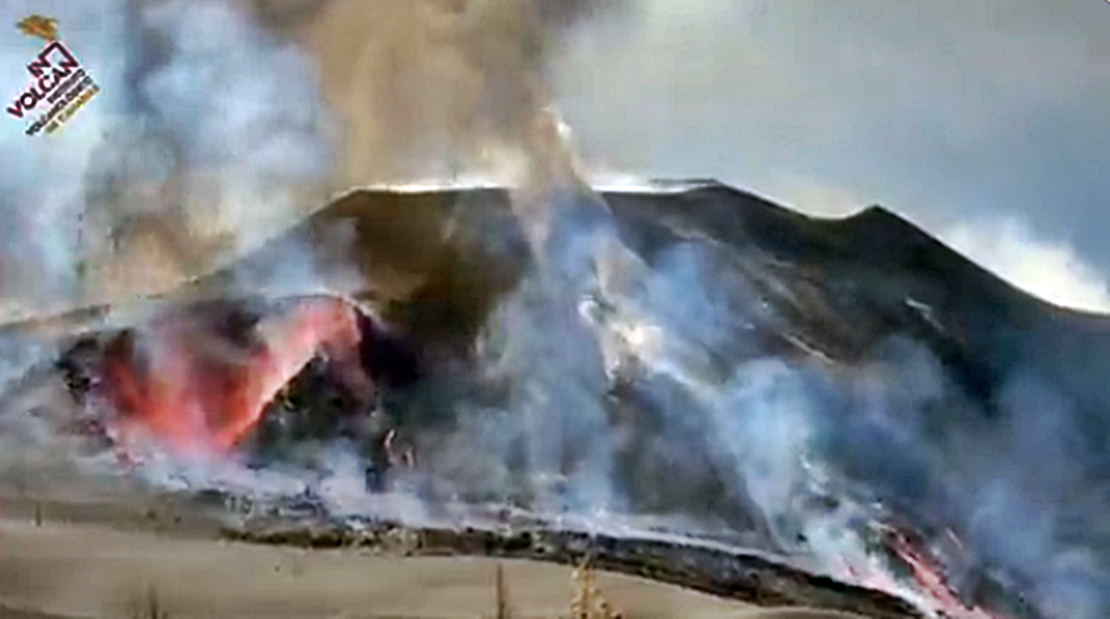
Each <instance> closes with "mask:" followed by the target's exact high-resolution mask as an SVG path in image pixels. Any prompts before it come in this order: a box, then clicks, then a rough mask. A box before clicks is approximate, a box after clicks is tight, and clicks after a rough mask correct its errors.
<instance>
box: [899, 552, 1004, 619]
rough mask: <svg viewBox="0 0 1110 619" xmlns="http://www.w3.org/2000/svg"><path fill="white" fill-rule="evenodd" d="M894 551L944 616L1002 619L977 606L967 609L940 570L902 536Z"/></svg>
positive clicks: (971, 618)
mask: <svg viewBox="0 0 1110 619" xmlns="http://www.w3.org/2000/svg"><path fill="white" fill-rule="evenodd" d="M894 550H895V552H897V553H898V556H899V557H901V558H902V560H903V561H905V562H906V564H907V565H909V566H910V569H912V570H913V574H914V578H916V580H917V582H918V584H919V585H921V586H922V587H923V588H924V589H925V590H926V591H927V592H928V593H929V595H930V596H932V598H933V600H934V601H935V602H936V603H937V604H938V605H939V606H940V607H941V610H943V611H944V613H945V615H946V616H948V617H952V619H1004V618H1003V617H1000V616H999V615H996V614H994V613H991V612H988V611H985V610H983V609H982V608H979V607H977V606H976V607H968V606H967V605H966V604H964V603H963V601H961V600H960V599H959V598H958V597H956V594H955V593H953V592H952V590H951V589H950V588H949V587H948V584H947V583H946V582H945V579H944V576H942V575H941V573H940V570H939V569H937V568H935V567H934V566H933V565H932V564H931V562H930V561H929V560H928V559H926V558H925V557H923V556H922V555H921V554H920V553H918V552H917V551H916V550H914V549H913V548H912V547H911V546H910V543H909V542H908V541H907V540H906V539H905V538H904V537H903V536H902V535H896V536H895V538H894Z"/></svg>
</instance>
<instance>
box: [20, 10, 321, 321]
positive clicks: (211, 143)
mask: <svg viewBox="0 0 1110 619" xmlns="http://www.w3.org/2000/svg"><path fill="white" fill-rule="evenodd" d="M15 4H16V5H18V6H16V5H11V4H9V5H6V6H5V15H9V14H10V15H16V14H22V12H28V11H31V10H32V9H34V10H38V11H42V10H44V7H42V6H40V3H30V2H20V3H15ZM32 5H33V6H32ZM54 8H56V9H57V12H56V15H55V16H56V18H57V19H58V20H59V23H60V31H61V36H62V38H63V40H65V41H66V43H67V44H68V45H69V46H70V47H71V48H72V49H73V51H74V53H75V54H77V55H78V57H79V58H80V59H81V60H82V61H83V62H84V63H85V65H86V66H87V67H88V70H89V72H90V74H92V75H93V76H94V77H95V79H96V80H97V81H98V83H99V84H100V85H101V89H102V92H101V94H100V96H98V97H97V99H96V100H95V101H94V102H92V103H91V104H90V105H89V106H88V107H87V109H84V110H82V113H81V116H80V118H75V119H74V122H73V123H71V125H72V126H67V127H66V130H65V131H64V132H62V133H61V135H60V136H59V137H58V139H57V140H56V141H45V140H37V141H36V140H29V139H28V138H27V137H26V136H24V135H22V132H20V133H19V134H18V135H14V129H13V128H12V127H9V129H7V130H6V131H7V132H9V133H7V134H6V135H5V137H4V140H3V143H2V144H3V146H2V147H3V149H4V150H5V151H6V152H7V153H8V155H10V157H6V159H10V160H11V161H12V162H13V165H12V166H8V167H6V168H5V170H4V171H3V173H2V174H3V177H2V178H0V185H2V186H3V187H4V188H5V190H6V191H5V193H4V198H3V199H4V213H5V218H6V220H8V221H14V222H16V225H15V226H7V227H6V228H5V232H4V233H5V234H9V235H11V237H12V238H11V239H10V242H4V243H3V250H2V251H3V254H4V255H3V259H2V260H0V263H2V264H3V265H5V266H4V269H5V272H7V271H9V270H10V271H12V272H13V273H18V275H15V274H9V275H8V277H5V278H3V281H2V282H0V294H2V296H3V297H4V298H5V299H9V300H12V301H13V302H20V303H23V304H27V305H29V306H30V307H29V309H45V308H49V309H59V308H60V307H66V306H72V305H76V304H81V303H88V302H93V301H101V300H109V299H120V298H127V297H130V296H135V295H140V294H151V293H155V292H163V291H165V290H167V289H168V288H170V287H172V286H173V285H175V284H177V283H179V282H180V281H181V280H182V279H183V278H186V277H189V276H195V275H198V274H200V273H202V272H204V271H206V270H208V269H211V268H212V267H213V265H215V264H218V263H220V262H221V261H223V260H226V259H228V258H229V257H230V256H232V255H235V254H237V253H239V252H241V251H243V249H244V248H245V247H249V246H251V244H252V243H257V242H258V240H259V237H265V236H266V235H268V234H273V233H274V232H275V231H276V230H278V229H280V228H281V227H282V226H288V225H290V224H291V222H292V221H295V220H296V219H297V218H298V217H299V216H300V215H302V214H303V213H305V212H306V209H307V208H308V207H310V206H312V205H313V202H314V201H315V200H320V199H322V197H323V195H324V194H323V193H322V190H323V189H324V188H325V187H326V184H327V182H328V181H329V179H330V169H331V167H332V156H331V153H330V152H329V151H330V145H329V143H328V141H327V139H326V138H325V137H324V129H325V125H326V123H327V115H326V112H325V110H324V106H323V104H322V103H321V101H319V100H318V98H317V96H316V94H315V93H316V92H317V84H316V78H315V73H314V69H313V67H312V66H311V63H310V61H309V60H308V58H307V57H306V56H305V55H304V54H303V53H302V52H301V51H299V50H298V49H297V48H296V47H295V46H294V45H291V44H288V43H283V42H281V41H279V40H277V39H276V38H275V37H273V36H272V35H271V34H270V33H268V32H267V31H266V30H265V29H263V28H262V27H260V26H258V25H257V24H255V23H253V21H252V18H251V16H250V14H249V13H248V12H246V11H245V10H244V9H243V8H242V7H241V6H240V5H238V4H235V3H230V2H217V1H210V0H202V1H200V2H181V1H172V0H170V1H164V2H162V1H159V2H129V1H123V0H105V1H103V2H98V3H88V4H84V3H83V4H80V5H74V4H72V3H69V4H67V5H66V6H64V7H62V6H58V7H54ZM5 41H6V42H5V43H4V45H5V49H4V50H3V54H2V55H3V58H4V60H5V63H4V64H5V70H6V73H5V77H10V78H11V79H9V80H8V81H9V82H10V83H12V84H22V83H24V82H25V81H26V77H25V76H23V75H18V72H19V71H21V70H22V69H23V66H24V65H25V64H26V58H27V57H28V56H29V55H30V54H31V53H32V52H33V51H34V47H33V45H29V44H28V43H27V41H25V40H18V39H16V40H13V39H10V38H7V39H5ZM27 153H30V154H31V156H28V155H27ZM16 162H28V163H27V164H25V168H24V169H21V168H19V167H18V166H17V164H16ZM30 162H34V164H31V163H30ZM32 165H33V167H31V166H32ZM29 204H34V205H36V207H35V208H32V209H28V208H27V205H29Z"/></svg>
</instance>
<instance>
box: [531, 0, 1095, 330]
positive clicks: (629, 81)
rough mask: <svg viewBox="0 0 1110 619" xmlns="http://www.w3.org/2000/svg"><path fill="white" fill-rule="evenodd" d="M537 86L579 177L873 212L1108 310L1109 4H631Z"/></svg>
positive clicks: (572, 47) (853, 0)
mask: <svg viewBox="0 0 1110 619" xmlns="http://www.w3.org/2000/svg"><path fill="white" fill-rule="evenodd" d="M557 58H558V60H557V62H556V64H555V66H554V67H553V68H552V70H551V83H552V85H553V86H552V87H553V89H554V90H555V94H556V97H557V98H558V100H559V102H560V106H561V108H562V110H563V112H564V114H565V116H566V118H567V121H568V122H569V123H570V125H571V126H572V127H574V129H575V131H576V137H577V140H578V142H579V145H580V148H581V149H582V150H583V152H584V153H585V156H586V158H587V160H588V161H590V162H592V163H593V165H594V167H595V168H598V169H602V168H603V169H607V170H612V171H618V170H619V171H625V172H635V173H638V174H642V175H644V176H665V177H676V176H677V177H682V176H698V177H705V176H714V177H717V178H720V179H722V180H724V181H727V182H729V183H731V184H735V185H738V186H741V187H744V188H747V189H750V190H753V191H756V192H757V193H761V194H764V195H767V196H769V197H773V198H777V199H779V200H781V201H784V202H786V203H788V204H791V205H793V206H796V207H798V208H801V209H803V210H809V211H811V212H814V213H818V214H831V215H837V214H844V213H847V212H851V211H853V210H856V209H858V208H860V207H863V206H866V205H869V204H875V203H879V204H882V205H884V206H886V207H888V208H891V209H892V210H895V211H897V212H899V213H901V214H903V215H905V216H906V217H908V218H910V219H911V220H913V221H915V222H917V223H918V224H920V225H922V226H924V227H925V228H927V229H928V230H930V231H931V232H932V233H934V234H936V235H938V236H940V237H941V238H942V239H944V240H946V241H947V242H949V243H950V244H952V245H954V246H956V247H957V248H958V249H960V250H961V251H963V252H964V253H967V254H968V255H970V256H972V257H973V258H975V259H976V260H978V261H979V262H981V263H984V264H985V265H986V266H988V267H990V268H992V269H993V270H995V271H996V272H998V273H1000V274H1002V275H1003V276H1004V277H1006V278H1007V279H1009V280H1011V281H1012V282H1014V283H1016V284H1018V285H1020V286H1022V287H1025V288H1026V289H1029V290H1032V291H1034V292H1036V293H1038V294H1040V295H1041V296H1043V297H1046V298H1048V299H1049V300H1053V301H1056V302H1058V303H1061V304H1066V305H1072V306H1080V307H1092V308H1098V309H1103V310H1107V309H1110V294H1108V293H1107V287H1106V278H1107V275H1108V274H1110V243H1106V242H1105V241H1104V237H1105V236H1106V235H1107V233H1110V208H1108V207H1107V205H1106V203H1105V202H1106V201H1105V196H1106V195H1107V190H1108V189H1110V173H1107V171H1108V170H1110V3H1107V2H1104V1H1100V0H1052V1H1051V2H1049V1H1047V0H1040V1H1039V2H1032V1H1031V0H975V1H974V2H963V1H960V0H928V1H925V0H883V1H875V0H871V1H869V2H864V1H858V0H838V1H837V2H827V1H823V0H642V1H640V2H636V3H629V5H628V6H627V7H626V8H625V9H624V10H621V11H615V12H613V13H610V14H608V15H605V16H603V17H602V18H599V19H597V20H594V21H593V22H590V23H589V24H587V25H585V26H582V27H580V28H579V29H577V30H576V31H575V32H573V33H572V34H571V36H570V37H569V38H568V39H567V41H566V42H565V44H564V47H563V49H562V50H560V54H559V55H558V56H557Z"/></svg>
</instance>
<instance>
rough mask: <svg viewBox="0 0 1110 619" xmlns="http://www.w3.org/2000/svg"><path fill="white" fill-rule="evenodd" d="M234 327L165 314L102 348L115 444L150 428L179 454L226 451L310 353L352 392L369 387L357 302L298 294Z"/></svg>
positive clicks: (196, 318)
mask: <svg viewBox="0 0 1110 619" xmlns="http://www.w3.org/2000/svg"><path fill="white" fill-rule="evenodd" d="M232 330H234V327H233V329H232ZM240 330H243V331H246V333H229V332H228V331H227V330H226V329H225V330H224V331H220V329H219V328H216V327H215V326H214V325H213V324H212V323H211V321H210V320H208V319H207V318H206V317H204V316H203V314H196V315H183V314H172V315H167V316H163V317H161V318H160V319H158V320H156V321H154V322H153V323H152V324H150V325H149V326H148V327H147V328H145V329H144V330H143V331H141V333H140V334H139V335H138V336H137V339H135V340H134V341H133V342H131V343H123V344H120V345H119V346H118V347H117V350H115V351H114V353H113V354H110V355H108V356H107V358H106V362H105V367H104V372H103V375H104V385H105V387H106V390H105V395H106V396H107V398H108V400H109V402H110V404H111V405H112V406H113V407H114V408H115V409H116V410H117V411H118V412H119V415H120V416H119V419H118V423H117V424H116V426H115V428H114V429H115V431H116V433H117V434H118V435H119V437H120V439H121V440H122V442H123V443H125V444H127V443H129V442H131V441H132V440H134V439H136V438H139V437H140V436H142V435H153V436H154V437H155V438H157V439H160V440H162V441H163V442H165V443H166V444H167V445H169V446H170V447H171V448H173V449H174V450H175V451H177V452H178V453H180V454H194V455H203V454H211V453H221V452H226V451H227V450H229V449H231V448H232V447H234V446H235V444H236V443H237V442H238V441H239V440H240V439H241V438H242V437H243V436H244V435H245V434H246V433H247V432H248V431H250V429H251V428H253V427H254V425H255V424H256V423H257V422H258V420H259V419H260V418H261V416H262V413H263V411H264V409H265V407H266V405H267V404H268V403H269V402H271V401H272V400H273V399H274V398H275V396H276V395H277V394H278V392H279V391H280V390H281V389H282V388H283V387H284V386H285V385H286V384H287V383H289V381H290V380H292V379H293V378H294V377H295V376H296V375H297V374H298V373H299V372H300V371H301V370H302V369H303V368H304V367H305V366H306V365H307V364H308V363H309V362H310V361H311V360H312V359H313V358H314V357H316V356H317V355H324V356H326V357H328V358H329V360H331V361H333V362H337V365H338V367H339V368H341V369H342V370H343V378H344V379H345V380H346V382H347V385H348V386H349V387H351V388H352V390H353V391H355V392H356V393H362V394H367V393H368V392H369V391H370V389H371V385H370V380H369V378H368V377H367V376H366V374H365V373H364V372H363V371H362V368H361V366H360V364H359V343H360V341H361V333H360V330H359V320H358V310H357V309H355V308H354V307H353V306H352V305H350V304H349V303H347V302H346V301H343V300H341V299H337V298H331V297H312V298H303V299H298V300H296V301H295V302H292V303H289V304H287V305H286V306H284V307H281V308H278V309H277V310H276V311H275V312H273V313H269V314H266V315H265V316H263V317H262V318H261V319H259V320H258V321H257V322H256V323H255V324H253V325H250V326H246V327H241V328H240Z"/></svg>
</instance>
